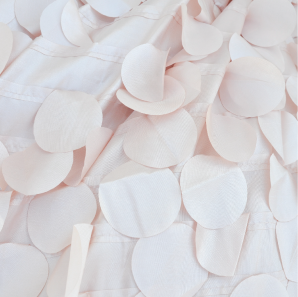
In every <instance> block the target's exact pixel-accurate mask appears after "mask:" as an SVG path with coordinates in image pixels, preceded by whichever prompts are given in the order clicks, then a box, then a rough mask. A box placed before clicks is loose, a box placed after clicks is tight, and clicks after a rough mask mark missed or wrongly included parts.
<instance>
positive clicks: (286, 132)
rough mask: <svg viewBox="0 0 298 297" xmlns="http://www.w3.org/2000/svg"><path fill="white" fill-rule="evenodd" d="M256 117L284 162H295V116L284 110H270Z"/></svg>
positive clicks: (297, 124)
mask: <svg viewBox="0 0 298 297" xmlns="http://www.w3.org/2000/svg"><path fill="white" fill-rule="evenodd" d="M258 119H259V124H260V127H261V130H262V132H263V133H264V135H265V136H266V138H267V139H268V141H269V142H270V143H271V144H272V146H273V147H274V149H275V150H276V151H277V153H278V154H279V155H280V157H281V158H282V159H283V160H284V164H285V165H288V164H290V163H293V162H295V161H296V160H297V159H298V154H297V150H298V147H297V134H298V122H297V120H296V118H295V117H294V116H293V115H291V114H290V113H288V112H286V111H272V112H270V113H268V114H266V115H263V116H260V117H259V118H258Z"/></svg>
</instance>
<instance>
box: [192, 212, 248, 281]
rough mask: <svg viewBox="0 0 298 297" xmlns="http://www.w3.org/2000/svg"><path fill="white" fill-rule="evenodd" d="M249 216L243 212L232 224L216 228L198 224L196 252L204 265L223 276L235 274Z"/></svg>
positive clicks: (210, 270)
mask: <svg viewBox="0 0 298 297" xmlns="http://www.w3.org/2000/svg"><path fill="white" fill-rule="evenodd" d="M248 218H249V214H243V215H242V216H241V217H240V218H239V219H238V220H237V221H236V222H235V223H233V224H232V225H231V226H227V227H225V228H221V229H216V230H212V229H206V228H203V227H202V226H201V225H200V224H197V229H196V252H197V259H198V261H199V263H200V264H201V265H202V267H204V268H205V269H206V270H208V271H209V272H211V273H213V274H217V275H221V276H233V275H234V274H235V270H236V266H237V264H238V259H239V256H240V251H241V248H242V244H243V240H244V236H245V232H246V227H247V223H248ZM220 243H224V244H222V245H221V244H220Z"/></svg>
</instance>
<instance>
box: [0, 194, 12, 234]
mask: <svg viewBox="0 0 298 297" xmlns="http://www.w3.org/2000/svg"><path fill="white" fill-rule="evenodd" d="M11 194H12V191H9V192H4V191H0V232H1V230H2V228H3V225H4V222H5V219H6V216H7V213H8V209H9V204H10V198H11Z"/></svg>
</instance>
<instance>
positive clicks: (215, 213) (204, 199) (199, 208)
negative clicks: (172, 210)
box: [180, 155, 247, 229]
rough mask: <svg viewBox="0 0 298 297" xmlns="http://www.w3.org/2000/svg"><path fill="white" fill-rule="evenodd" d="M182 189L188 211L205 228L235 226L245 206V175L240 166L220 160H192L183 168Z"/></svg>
mask: <svg viewBox="0 0 298 297" xmlns="http://www.w3.org/2000/svg"><path fill="white" fill-rule="evenodd" d="M180 186H181V191H182V198H183V203H184V206H185V208H186V210H187V212H188V213H189V214H190V215H191V217H192V218H193V219H194V220H195V221H196V222H198V223H199V224H200V225H201V226H202V227H204V228H208V229H218V228H224V227H226V226H229V225H231V224H233V223H234V222H235V221H236V220H237V219H238V218H239V217H240V216H241V214H242V212H243V210H244V208H245V205H246V200H247V185H246V181H245V178H244V175H243V173H242V172H241V170H240V169H239V168H238V167H237V165H235V164H234V163H232V162H229V161H226V160H225V159H223V158H220V157H213V156H204V155H198V156H195V157H193V158H191V159H190V160H189V161H188V162H187V163H186V164H185V165H184V167H183V170H182V173H181V178H180Z"/></svg>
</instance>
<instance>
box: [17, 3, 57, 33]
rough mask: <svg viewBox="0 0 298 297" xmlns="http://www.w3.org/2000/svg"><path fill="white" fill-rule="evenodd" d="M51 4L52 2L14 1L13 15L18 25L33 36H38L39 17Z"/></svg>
mask: <svg viewBox="0 0 298 297" xmlns="http://www.w3.org/2000/svg"><path fill="white" fill-rule="evenodd" d="M52 2H54V0H15V15H16V19H17V21H18V23H19V24H20V25H21V26H22V27H24V28H25V29H26V30H28V31H29V32H30V33H31V34H32V35H33V36H35V37H36V36H39V35H40V25H39V20H40V16H41V14H42V12H43V10H44V9H45V8H46V7H47V6H48V5H49V4H50V3H52Z"/></svg>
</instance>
